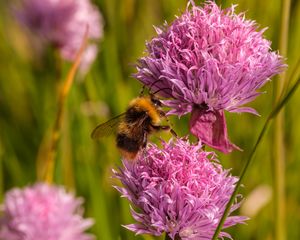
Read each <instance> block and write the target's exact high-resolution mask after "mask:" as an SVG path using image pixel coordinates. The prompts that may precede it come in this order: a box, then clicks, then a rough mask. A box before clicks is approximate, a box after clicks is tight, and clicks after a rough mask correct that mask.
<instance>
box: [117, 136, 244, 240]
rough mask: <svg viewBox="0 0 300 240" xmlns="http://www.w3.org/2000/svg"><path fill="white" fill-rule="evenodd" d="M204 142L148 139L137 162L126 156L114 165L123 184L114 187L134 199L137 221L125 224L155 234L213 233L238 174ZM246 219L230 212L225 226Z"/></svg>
mask: <svg viewBox="0 0 300 240" xmlns="http://www.w3.org/2000/svg"><path fill="white" fill-rule="evenodd" d="M201 147H202V146H201V144H198V145H190V144H189V142H187V141H185V140H180V139H177V140H171V141H170V142H169V143H166V142H163V143H162V149H161V148H159V147H157V146H156V145H154V144H149V145H148V147H147V149H146V150H145V151H144V152H143V153H141V154H140V156H139V157H138V159H137V160H136V161H127V160H123V165H124V166H123V167H122V168H120V169H119V171H115V170H113V171H114V175H115V177H116V178H118V179H120V180H121V182H122V185H123V187H116V189H117V190H118V191H119V192H120V193H121V194H122V197H126V198H127V199H128V200H129V201H130V202H131V203H132V204H133V207H134V208H132V210H131V211H132V216H133V217H134V219H135V220H136V221H137V222H138V223H135V224H131V225H127V226H125V227H126V228H128V229H129V230H131V231H134V232H136V233H137V234H153V235H156V236H158V235H161V234H162V233H163V232H166V233H167V234H168V235H169V237H170V238H171V239H177V238H176V237H180V239H182V240H185V239H194V240H196V239H197V240H202V239H211V238H212V236H213V233H214V231H215V229H216V227H217V225H218V223H219V220H220V218H221V216H222V214H223V211H224V209H225V206H226V204H227V202H228V201H229V198H230V196H231V194H232V192H233V190H234V187H235V183H236V182H237V180H238V179H237V178H236V177H232V176H231V175H230V174H229V171H227V170H223V169H222V167H221V165H220V164H219V163H218V162H217V160H216V159H215V155H214V153H212V152H205V151H202V150H201ZM238 207H239V203H236V204H234V205H233V206H232V208H231V212H232V211H234V210H235V209H237V208H238ZM245 220H246V218H245V217H240V216H230V217H228V218H227V220H226V222H225V225H224V226H225V228H227V227H230V226H232V225H235V224H237V223H243V222H244V221H245ZM221 236H226V237H230V235H229V234H227V233H225V232H222V234H221Z"/></svg>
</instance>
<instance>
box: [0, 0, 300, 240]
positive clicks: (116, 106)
mask: <svg viewBox="0 0 300 240" xmlns="http://www.w3.org/2000/svg"><path fill="white" fill-rule="evenodd" d="M195 2H197V3H198V2H199V1H195ZM218 2H221V1H218ZM10 3H11V1H8V0H6V1H0V18H1V21H0V198H1V199H3V196H4V192H5V191H6V190H8V189H10V188H12V187H14V186H24V185H27V184H30V183H33V182H35V181H36V177H37V174H36V169H37V164H36V159H37V155H38V152H39V149H40V146H41V142H42V140H43V137H44V135H45V134H46V132H48V131H49V129H50V128H51V127H52V125H53V122H54V120H55V117H56V116H55V114H56V110H57V90H58V87H59V86H60V84H61V83H62V79H64V77H65V76H66V74H67V71H68V69H69V67H70V64H68V63H61V62H59V61H58V59H57V55H56V53H54V52H52V51H51V49H50V50H49V52H46V53H44V54H43V55H37V54H36V52H35V51H34V46H33V43H32V42H30V41H29V39H28V38H27V35H26V34H27V32H26V31H24V29H22V28H20V26H19V25H18V24H17V23H16V22H15V19H14V17H13V16H12V15H11V13H10V11H9V4H10ZM232 3H238V4H239V6H238V11H241V12H242V11H246V16H247V18H251V19H255V20H256V21H257V22H258V23H259V24H260V26H261V28H264V27H269V29H268V30H267V32H266V37H267V38H268V39H270V40H271V41H272V42H273V45H272V47H273V49H277V48H278V38H279V36H278V32H279V29H280V27H279V24H280V18H281V16H280V14H281V13H280V9H281V2H280V1H279V0H273V1H271V0H266V1H259V0H252V1H250V0H248V1H247V0H240V1H222V5H223V6H224V7H226V6H230V5H231V4H232ZM95 4H97V5H98V6H99V8H100V10H101V11H102V14H103V16H104V21H105V31H104V38H103V40H102V41H101V42H100V43H99V48H100V53H99V55H98V58H97V61H96V62H95V63H94V64H93V66H92V68H91V70H90V72H89V73H88V74H87V75H86V76H85V77H83V78H82V77H80V76H77V79H76V81H75V83H74V84H73V86H72V89H71V92H70V94H69V96H68V100H67V105H66V112H65V115H64V121H63V126H62V130H61V138H60V142H59V148H58V151H57V155H56V161H57V164H56V169H55V182H56V183H58V184H63V185H66V186H67V187H68V188H69V189H73V190H75V191H76V193H77V195H78V196H83V197H84V198H85V208H86V215H87V216H90V217H93V218H95V222H96V223H95V225H94V227H93V228H92V229H91V231H92V232H93V233H95V234H96V235H97V237H98V239H103V240H116V239H122V240H126V239H127V240H129V239H146V240H150V239H162V238H154V237H151V236H137V237H134V234H133V233H131V232H129V231H127V230H125V229H124V228H123V227H122V226H121V225H122V224H128V223H131V222H132V221H133V220H132V217H131V216H130V211H129V206H128V202H127V201H126V200H124V199H121V198H120V196H119V194H118V193H117V192H116V190H115V189H113V188H112V185H115V184H118V183H117V182H115V180H114V179H111V177H110V176H111V168H112V167H116V166H118V165H120V156H119V153H118V151H117V149H116V148H115V146H114V144H115V143H114V139H113V137H110V138H107V139H103V140H100V141H99V142H93V141H92V140H91V138H90V133H91V131H92V130H93V128H94V127H95V126H96V125H97V124H98V123H101V122H103V121H105V120H107V119H109V118H110V117H113V116H114V115H117V114H119V113H121V112H124V111H125V109H126V106H127V103H128V101H130V99H132V98H133V97H135V96H137V95H138V94H139V92H140V88H141V84H140V83H139V82H138V81H136V80H135V79H134V78H132V77H131V75H132V74H133V73H134V72H135V68H134V66H133V65H134V64H135V62H136V59H137V58H139V57H140V56H142V55H143V50H144V43H145V41H146V40H147V39H151V37H152V36H153V35H154V29H153V27H152V26H153V25H161V24H162V23H163V22H164V21H165V20H167V21H168V22H170V21H172V19H174V15H176V14H179V13H180V12H181V11H182V10H183V9H185V7H186V1H185V0H180V1H179V0H142V1H141V0H139V1H137V0H123V1H117V0H102V1H101V0H98V1H96V0H95ZM299 25H300V2H299V1H296V0H294V1H292V8H291V20H290V36H289V48H288V55H287V56H285V57H287V63H288V64H289V66H290V67H289V70H288V76H289V75H290V74H291V72H292V69H293V68H294V67H295V66H296V62H297V61H298V59H299V56H300V45H299V42H300V28H299ZM273 81H278V79H273ZM264 90H265V91H267V93H266V94H263V95H262V96H260V97H259V98H258V99H257V100H256V101H255V102H254V103H252V104H251V106H253V107H254V108H256V109H257V110H258V111H259V113H260V114H261V117H256V116H253V115H249V114H242V115H238V114H227V115H226V117H227V120H228V129H229V134H230V137H231V140H232V141H233V142H234V143H235V144H237V145H238V146H240V147H241V148H243V149H244V151H243V152H233V153H232V154H229V155H224V154H222V153H218V155H219V159H220V161H221V162H222V164H223V165H224V167H226V168H231V169H232V173H233V174H234V175H238V174H239V173H240V172H241V169H242V167H243V165H244V161H245V160H246V158H247V157H248V155H249V153H250V150H251V149H252V146H253V145H254V143H255V141H256V139H257V137H258V134H259V131H260V130H261V129H262V126H263V124H264V121H265V119H266V117H267V115H268V114H269V113H270V111H271V108H272V91H273V87H272V83H269V84H268V85H267V86H266V87H265V89H264ZM299 101H300V94H299V92H298V93H296V96H294V97H293V99H292V100H291V102H290V103H289V104H288V105H287V107H286V111H285V117H286V123H285V125H286V131H285V137H286V149H287V162H286V198H287V205H286V211H287V218H286V227H287V234H288V236H287V239H300V229H299V228H298V226H299V224H300V215H299V209H300V204H299V202H300V188H299V187H298V183H299V180H300V179H299V170H300V161H299V159H300V151H299V147H298V146H300V138H299V137H298V134H300V125H299V123H298V119H299V118H300V113H299V110H298V107H295V106H298V104H299ZM187 120H188V118H187V117H183V118H181V119H180V120H177V119H175V118H171V122H172V123H173V125H174V128H175V130H176V132H177V133H179V135H181V136H182V135H184V134H186V133H187ZM158 137H160V135H159V134H157V135H156V136H154V137H153V138H152V139H153V140H154V141H155V140H156V139H157V138H158ZM162 137H163V138H166V139H167V138H169V137H170V135H168V134H162ZM272 148H273V145H272V134H271V133H270V132H268V133H267V136H266V137H265V138H264V139H263V142H262V143H261V145H260V146H259V148H258V151H257V153H256V156H255V159H254V164H252V166H251V167H250V170H249V172H248V173H247V176H246V179H245V181H244V187H243V188H242V189H241V193H242V194H243V195H244V196H245V198H246V199H247V196H249V194H251V192H252V191H253V190H254V189H256V188H257V187H258V186H260V185H261V184H265V185H268V186H270V187H272V184H273V181H274V180H273V175H272V168H273V162H272V161H273V159H272V151H273V149H272ZM254 204H255V203H254ZM273 204H274V202H273V199H272V198H271V199H270V201H268V202H267V204H266V206H264V207H263V208H261V209H260V210H259V211H258V212H257V214H255V216H253V217H251V219H250V220H249V221H248V224H247V225H243V226H236V227H234V228H232V229H230V230H229V231H230V232H231V233H232V235H233V237H234V238H235V239H245V240H247V239H272V238H273V233H274V214H273V209H272V208H273ZM241 214H243V213H241Z"/></svg>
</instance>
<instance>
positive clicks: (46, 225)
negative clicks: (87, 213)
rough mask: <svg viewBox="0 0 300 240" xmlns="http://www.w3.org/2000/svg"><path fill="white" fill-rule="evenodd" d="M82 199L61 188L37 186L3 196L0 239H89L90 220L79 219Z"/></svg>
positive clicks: (41, 184)
mask: <svg viewBox="0 0 300 240" xmlns="http://www.w3.org/2000/svg"><path fill="white" fill-rule="evenodd" d="M81 204H82V199H80V198H77V199H75V198H74V195H73V194H71V193H67V192H66V190H65V189H64V188H62V187H56V186H49V185H47V184H44V183H38V184H35V185H33V186H30V187H25V188H24V189H19V188H14V189H12V190H10V191H9V192H8V193H6V197H5V200H4V204H3V205H2V206H1V207H2V210H3V211H4V213H3V216H2V217H1V219H0V229H1V230H0V239H2V240H42V239H43V240H90V239H94V238H93V236H91V235H89V234H85V233H84V231H85V230H86V229H87V228H89V227H90V226H91V225H92V224H93V221H92V220H91V219H83V217H82V212H83V211H82V209H81V207H80V206H81Z"/></svg>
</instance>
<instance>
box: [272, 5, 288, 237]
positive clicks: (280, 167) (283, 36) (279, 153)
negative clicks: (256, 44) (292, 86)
mask: <svg viewBox="0 0 300 240" xmlns="http://www.w3.org/2000/svg"><path fill="white" fill-rule="evenodd" d="M290 5H291V1H290V0H282V14H281V28H280V35H279V36H280V38H279V51H280V53H281V54H282V55H283V56H287V47H288V31H289V18H290ZM278 80H279V81H275V82H274V86H275V99H274V103H275V104H276V102H277V101H278V99H279V98H280V96H281V94H282V92H283V91H284V89H285V87H286V86H287V85H288V82H287V81H286V73H285V72H283V73H282V74H281V75H279V79H278ZM284 123H285V119H284V111H282V112H280V113H279V114H278V116H277V117H276V119H275V122H274V127H273V131H274V146H275V149H274V166H273V171H274V173H273V176H274V185H273V188H274V200H275V204H274V216H275V225H274V230H275V239H276V240H284V239H286V230H285V161H286V151H285V144H284V142H285V141H284V135H285V131H284V129H285V128H284V125H285V124H284Z"/></svg>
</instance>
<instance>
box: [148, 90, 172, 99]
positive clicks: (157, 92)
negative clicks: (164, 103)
mask: <svg viewBox="0 0 300 240" xmlns="http://www.w3.org/2000/svg"><path fill="white" fill-rule="evenodd" d="M167 89H168V90H170V91H171V92H172V89H171V88H161V89H158V90H157V91H156V92H154V93H152V95H155V94H156V93H159V92H160V91H162V90H167ZM167 94H168V95H169V96H170V97H173V95H172V94H171V93H167Z"/></svg>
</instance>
